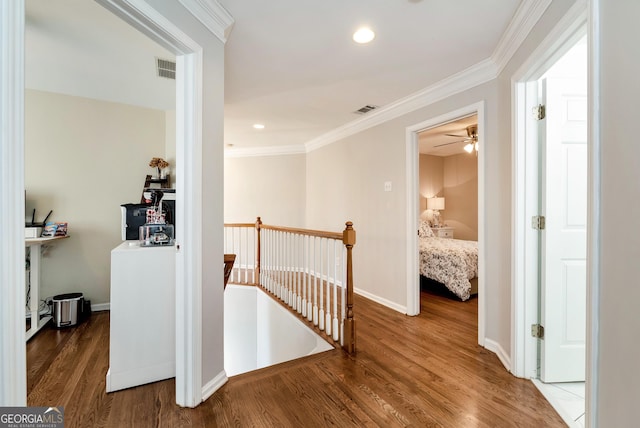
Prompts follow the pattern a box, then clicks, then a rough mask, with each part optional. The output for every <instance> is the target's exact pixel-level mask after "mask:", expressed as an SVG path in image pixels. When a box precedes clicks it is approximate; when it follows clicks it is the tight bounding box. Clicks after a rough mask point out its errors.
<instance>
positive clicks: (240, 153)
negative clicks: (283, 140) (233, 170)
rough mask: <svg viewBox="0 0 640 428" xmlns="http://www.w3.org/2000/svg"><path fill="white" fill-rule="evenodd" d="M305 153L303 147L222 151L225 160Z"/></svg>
mask: <svg viewBox="0 0 640 428" xmlns="http://www.w3.org/2000/svg"><path fill="white" fill-rule="evenodd" d="M305 153H307V150H306V149H305V146H304V145H302V144H300V145H297V146H271V147H238V148H228V149H225V150H224V157H225V158H248V157H257V156H287V155H301V154H305Z"/></svg>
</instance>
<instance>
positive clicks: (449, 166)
mask: <svg viewBox="0 0 640 428" xmlns="http://www.w3.org/2000/svg"><path fill="white" fill-rule="evenodd" d="M419 169H420V185H419V188H420V211H421V212H423V211H424V210H426V202H425V198H427V197H434V196H444V198H445V208H446V209H445V210H443V211H441V212H440V219H441V220H442V221H444V224H446V225H447V226H450V227H453V228H454V237H455V238H456V239H465V240H468V241H477V240H478V157H477V156H476V155H474V154H469V153H461V154H458V155H452V156H445V157H442V156H433V155H424V154H421V155H420V164H419ZM423 215H424V214H423Z"/></svg>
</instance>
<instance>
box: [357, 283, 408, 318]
mask: <svg viewBox="0 0 640 428" xmlns="http://www.w3.org/2000/svg"><path fill="white" fill-rule="evenodd" d="M353 291H354V293H356V294H359V295H361V296H364V297H366V298H367V299H369V300H373V301H374V302H376V303H380V304H381V305H383V306H386V307H387V308H390V309H393V310H394V311H398V312H400V313H401V314H406V313H407V307H406V306H402V305H399V304H397V303H395V302H392V301H391V300H387V299H384V298H382V297H380V296H376V295H375V294H371V293H369V292H368V291H364V290H362V289H360V288H354V289H353ZM356 310H357V308H356Z"/></svg>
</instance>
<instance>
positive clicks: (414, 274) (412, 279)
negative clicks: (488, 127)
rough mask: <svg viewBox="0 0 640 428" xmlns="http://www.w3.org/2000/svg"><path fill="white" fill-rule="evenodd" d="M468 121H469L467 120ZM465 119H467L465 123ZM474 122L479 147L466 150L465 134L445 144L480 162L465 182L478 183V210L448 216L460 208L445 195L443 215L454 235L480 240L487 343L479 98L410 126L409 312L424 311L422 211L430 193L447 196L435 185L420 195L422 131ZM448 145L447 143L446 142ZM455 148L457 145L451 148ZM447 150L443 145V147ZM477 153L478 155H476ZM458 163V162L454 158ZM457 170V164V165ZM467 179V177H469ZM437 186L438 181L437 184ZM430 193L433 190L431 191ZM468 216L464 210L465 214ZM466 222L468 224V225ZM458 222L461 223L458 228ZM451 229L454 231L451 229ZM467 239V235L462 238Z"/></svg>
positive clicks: (481, 320)
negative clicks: (464, 105) (420, 230)
mask: <svg viewBox="0 0 640 428" xmlns="http://www.w3.org/2000/svg"><path fill="white" fill-rule="evenodd" d="M465 121H467V122H469V123H466V122H465ZM462 122H465V123H464V126H462V125H463V123H462ZM471 122H474V123H475V125H476V127H475V129H473V132H475V142H477V143H478V148H479V150H478V151H476V150H475V145H474V144H472V146H473V147H472V150H471V153H467V152H465V151H464V147H465V146H466V145H467V143H468V141H464V142H463V140H466V139H467V138H468V137H469V136H468V135H467V137H464V138H459V137H448V136H447V137H446V138H447V140H446V141H443V142H442V144H445V143H451V142H455V143H456V144H450V146H456V145H457V146H459V147H458V149H459V150H460V151H461V152H462V153H464V154H465V155H467V156H473V158H472V159H475V161H476V162H477V164H476V168H477V175H476V176H475V177H474V180H473V181H471V183H472V184H469V183H465V185H466V186H467V189H466V190H469V189H468V187H469V186H474V187H475V190H476V195H477V196H476V201H477V202H476V204H477V205H475V212H474V213H473V214H475V215H474V216H473V219H472V220H469V219H468V218H467V219H466V220H464V221H460V217H459V218H458V219H456V216H455V215H454V216H451V217H450V220H451V221H449V220H447V215H451V214H452V213H455V211H456V208H455V207H454V205H450V206H451V208H450V210H451V211H449V213H448V214H447V211H446V210H447V203H448V202H446V198H445V201H444V202H445V210H443V211H442V213H441V214H442V216H443V218H444V223H446V224H447V225H448V226H449V227H450V228H451V227H453V237H454V238H460V237H465V236H466V237H467V238H466V239H468V240H470V238H475V240H477V251H478V278H477V295H478V343H479V344H480V345H481V346H485V343H484V342H485V340H484V325H485V310H484V301H485V298H484V295H483V290H484V287H483V286H484V281H483V273H484V266H483V264H484V249H483V243H484V226H483V225H484V189H483V185H482V183H483V182H484V181H483V179H484V162H483V159H484V157H483V152H482V149H481V147H482V142H483V140H484V128H485V124H484V102H479V103H476V104H472V105H469V106H467V107H464V108H461V109H458V110H456V111H452V112H450V113H447V114H444V115H441V116H438V117H435V118H433V119H429V120H426V121H424V122H421V123H418V124H415V125H413V126H411V127H408V128H407V145H406V150H407V151H406V154H407V157H406V159H407V204H408V208H407V254H413V255H415V257H407V315H418V314H419V313H420V274H419V271H420V263H419V250H418V248H419V245H418V236H417V234H416V228H417V227H418V225H419V220H420V218H421V214H423V212H424V211H425V209H426V197H431V196H443V195H444V190H443V193H442V195H439V194H438V193H439V192H438V189H436V188H435V187H432V188H431V190H430V193H432V194H425V195H423V196H420V193H421V190H420V168H419V165H420V153H419V134H420V133H421V132H423V131H427V130H429V129H434V128H437V127H439V126H444V125H447V124H450V126H452V128H451V129H450V131H451V132H448V131H447V132H445V133H451V134H453V135H462V136H464V135H465V134H466V133H467V126H470V125H473V124H474V123H471ZM442 147H444V146H442ZM451 149H454V148H451ZM440 150H443V149H440ZM476 156H477V157H476ZM452 164H455V162H452ZM453 170H455V166H454V168H453ZM465 181H467V180H465ZM436 187H437V185H436ZM457 191H460V188H458V189H455V190H453V193H452V195H454V198H453V199H452V202H453V201H454V200H455V196H458V195H455V193H456V192H457ZM427 193H429V191H427ZM460 209H462V210H464V207H462V208H461V207H460V206H458V207H457V210H460ZM463 217H464V214H463ZM464 222H467V223H468V224H467V225H465V224H464ZM473 222H475V224H476V227H475V228H473V227H472V226H470V225H469V224H470V223H473ZM457 226H460V227H459V229H458V230H457V231H456V229H457ZM447 233H451V232H450V231H449V232H447ZM462 239H464V238H462Z"/></svg>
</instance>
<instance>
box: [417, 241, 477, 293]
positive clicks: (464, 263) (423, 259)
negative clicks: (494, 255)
mask: <svg viewBox="0 0 640 428" xmlns="http://www.w3.org/2000/svg"><path fill="white" fill-rule="evenodd" d="M419 241H420V242H419V247H420V274H421V275H423V276H426V277H427V278H430V279H433V280H436V281H438V282H441V283H442V284H444V285H445V286H446V287H447V288H448V289H449V290H450V291H451V292H452V293H454V294H455V295H456V296H458V297H459V298H460V299H462V300H468V299H469V297H470V295H471V283H470V282H469V280H471V279H473V278H475V277H477V276H478V242H477V241H463V240H461V239H448V238H437V237H428V238H424V237H421V238H419Z"/></svg>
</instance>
